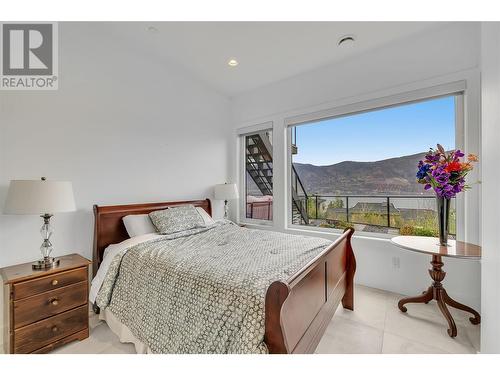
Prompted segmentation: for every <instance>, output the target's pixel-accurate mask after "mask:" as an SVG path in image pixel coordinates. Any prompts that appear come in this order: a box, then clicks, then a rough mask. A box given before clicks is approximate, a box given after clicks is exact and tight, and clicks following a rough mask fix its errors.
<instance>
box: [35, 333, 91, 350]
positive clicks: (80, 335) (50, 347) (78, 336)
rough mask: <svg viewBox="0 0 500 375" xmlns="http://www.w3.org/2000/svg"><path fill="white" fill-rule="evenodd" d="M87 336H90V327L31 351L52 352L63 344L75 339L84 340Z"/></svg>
mask: <svg viewBox="0 0 500 375" xmlns="http://www.w3.org/2000/svg"><path fill="white" fill-rule="evenodd" d="M87 337H89V329H88V328H87V329H84V330H83V331H80V332H77V333H73V334H72V335H69V336H66V337H64V338H62V339H61V340H58V341H56V342H53V343H52V344H49V345H46V346H44V347H42V348H40V349H37V350H35V351H33V352H31V354H46V353H50V352H51V351H52V350H54V349H56V348H58V347H60V346H63V345H65V344H67V343H69V342H71V341H74V340H84V339H86V338H87Z"/></svg>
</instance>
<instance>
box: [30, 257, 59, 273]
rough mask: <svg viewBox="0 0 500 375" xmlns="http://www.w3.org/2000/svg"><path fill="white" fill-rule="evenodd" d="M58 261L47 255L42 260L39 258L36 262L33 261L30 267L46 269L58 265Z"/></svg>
mask: <svg viewBox="0 0 500 375" xmlns="http://www.w3.org/2000/svg"><path fill="white" fill-rule="evenodd" d="M59 263H60V261H59V259H56V258H50V257H47V258H44V259H43V260H39V261H37V262H36V263H33V264H32V267H33V269H34V270H46V269H48V268H55V267H58V266H59Z"/></svg>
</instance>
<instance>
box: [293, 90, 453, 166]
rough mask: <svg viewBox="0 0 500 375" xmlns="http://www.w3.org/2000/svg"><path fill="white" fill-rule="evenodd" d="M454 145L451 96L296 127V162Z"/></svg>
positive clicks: (385, 156) (387, 154)
mask: <svg viewBox="0 0 500 375" xmlns="http://www.w3.org/2000/svg"><path fill="white" fill-rule="evenodd" d="M436 143H440V144H442V145H443V146H444V148H445V149H447V150H448V149H453V148H454V147H455V98H454V97H453V96H449V97H444V98H439V99H433V100H428V101H425V102H420V103H413V104H406V105H401V106H398V107H393V108H387V109H382V110H378V111H372V112H366V113H361V114H357V115H353V116H347V117H341V118H337V119H330V120H323V121H320V122H315V123H312V124H310V125H301V126H298V127H297V146H298V149H299V152H298V155H294V157H293V161H294V162H295V163H307V164H314V165H330V164H335V163H339V162H341V161H345V160H352V161H376V160H383V159H389V158H392V157H398V156H403V155H411V154H416V153H419V152H424V151H427V150H428V149H429V147H434V148H435V146H436Z"/></svg>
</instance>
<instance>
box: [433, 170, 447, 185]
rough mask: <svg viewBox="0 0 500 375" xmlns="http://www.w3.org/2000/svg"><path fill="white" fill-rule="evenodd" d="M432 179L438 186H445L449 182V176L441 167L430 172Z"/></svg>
mask: <svg viewBox="0 0 500 375" xmlns="http://www.w3.org/2000/svg"><path fill="white" fill-rule="evenodd" d="M432 177H434V179H435V180H436V182H437V183H438V184H441V185H444V184H447V183H448V181H449V180H450V174H449V173H448V172H445V170H444V168H443V167H437V168H436V169H434V170H433V171H432Z"/></svg>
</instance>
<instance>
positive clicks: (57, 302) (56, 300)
mask: <svg viewBox="0 0 500 375" xmlns="http://www.w3.org/2000/svg"><path fill="white" fill-rule="evenodd" d="M49 303H50V304H51V305H52V306H57V305H59V300H58V299H57V298H52V299H51V300H49Z"/></svg>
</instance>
